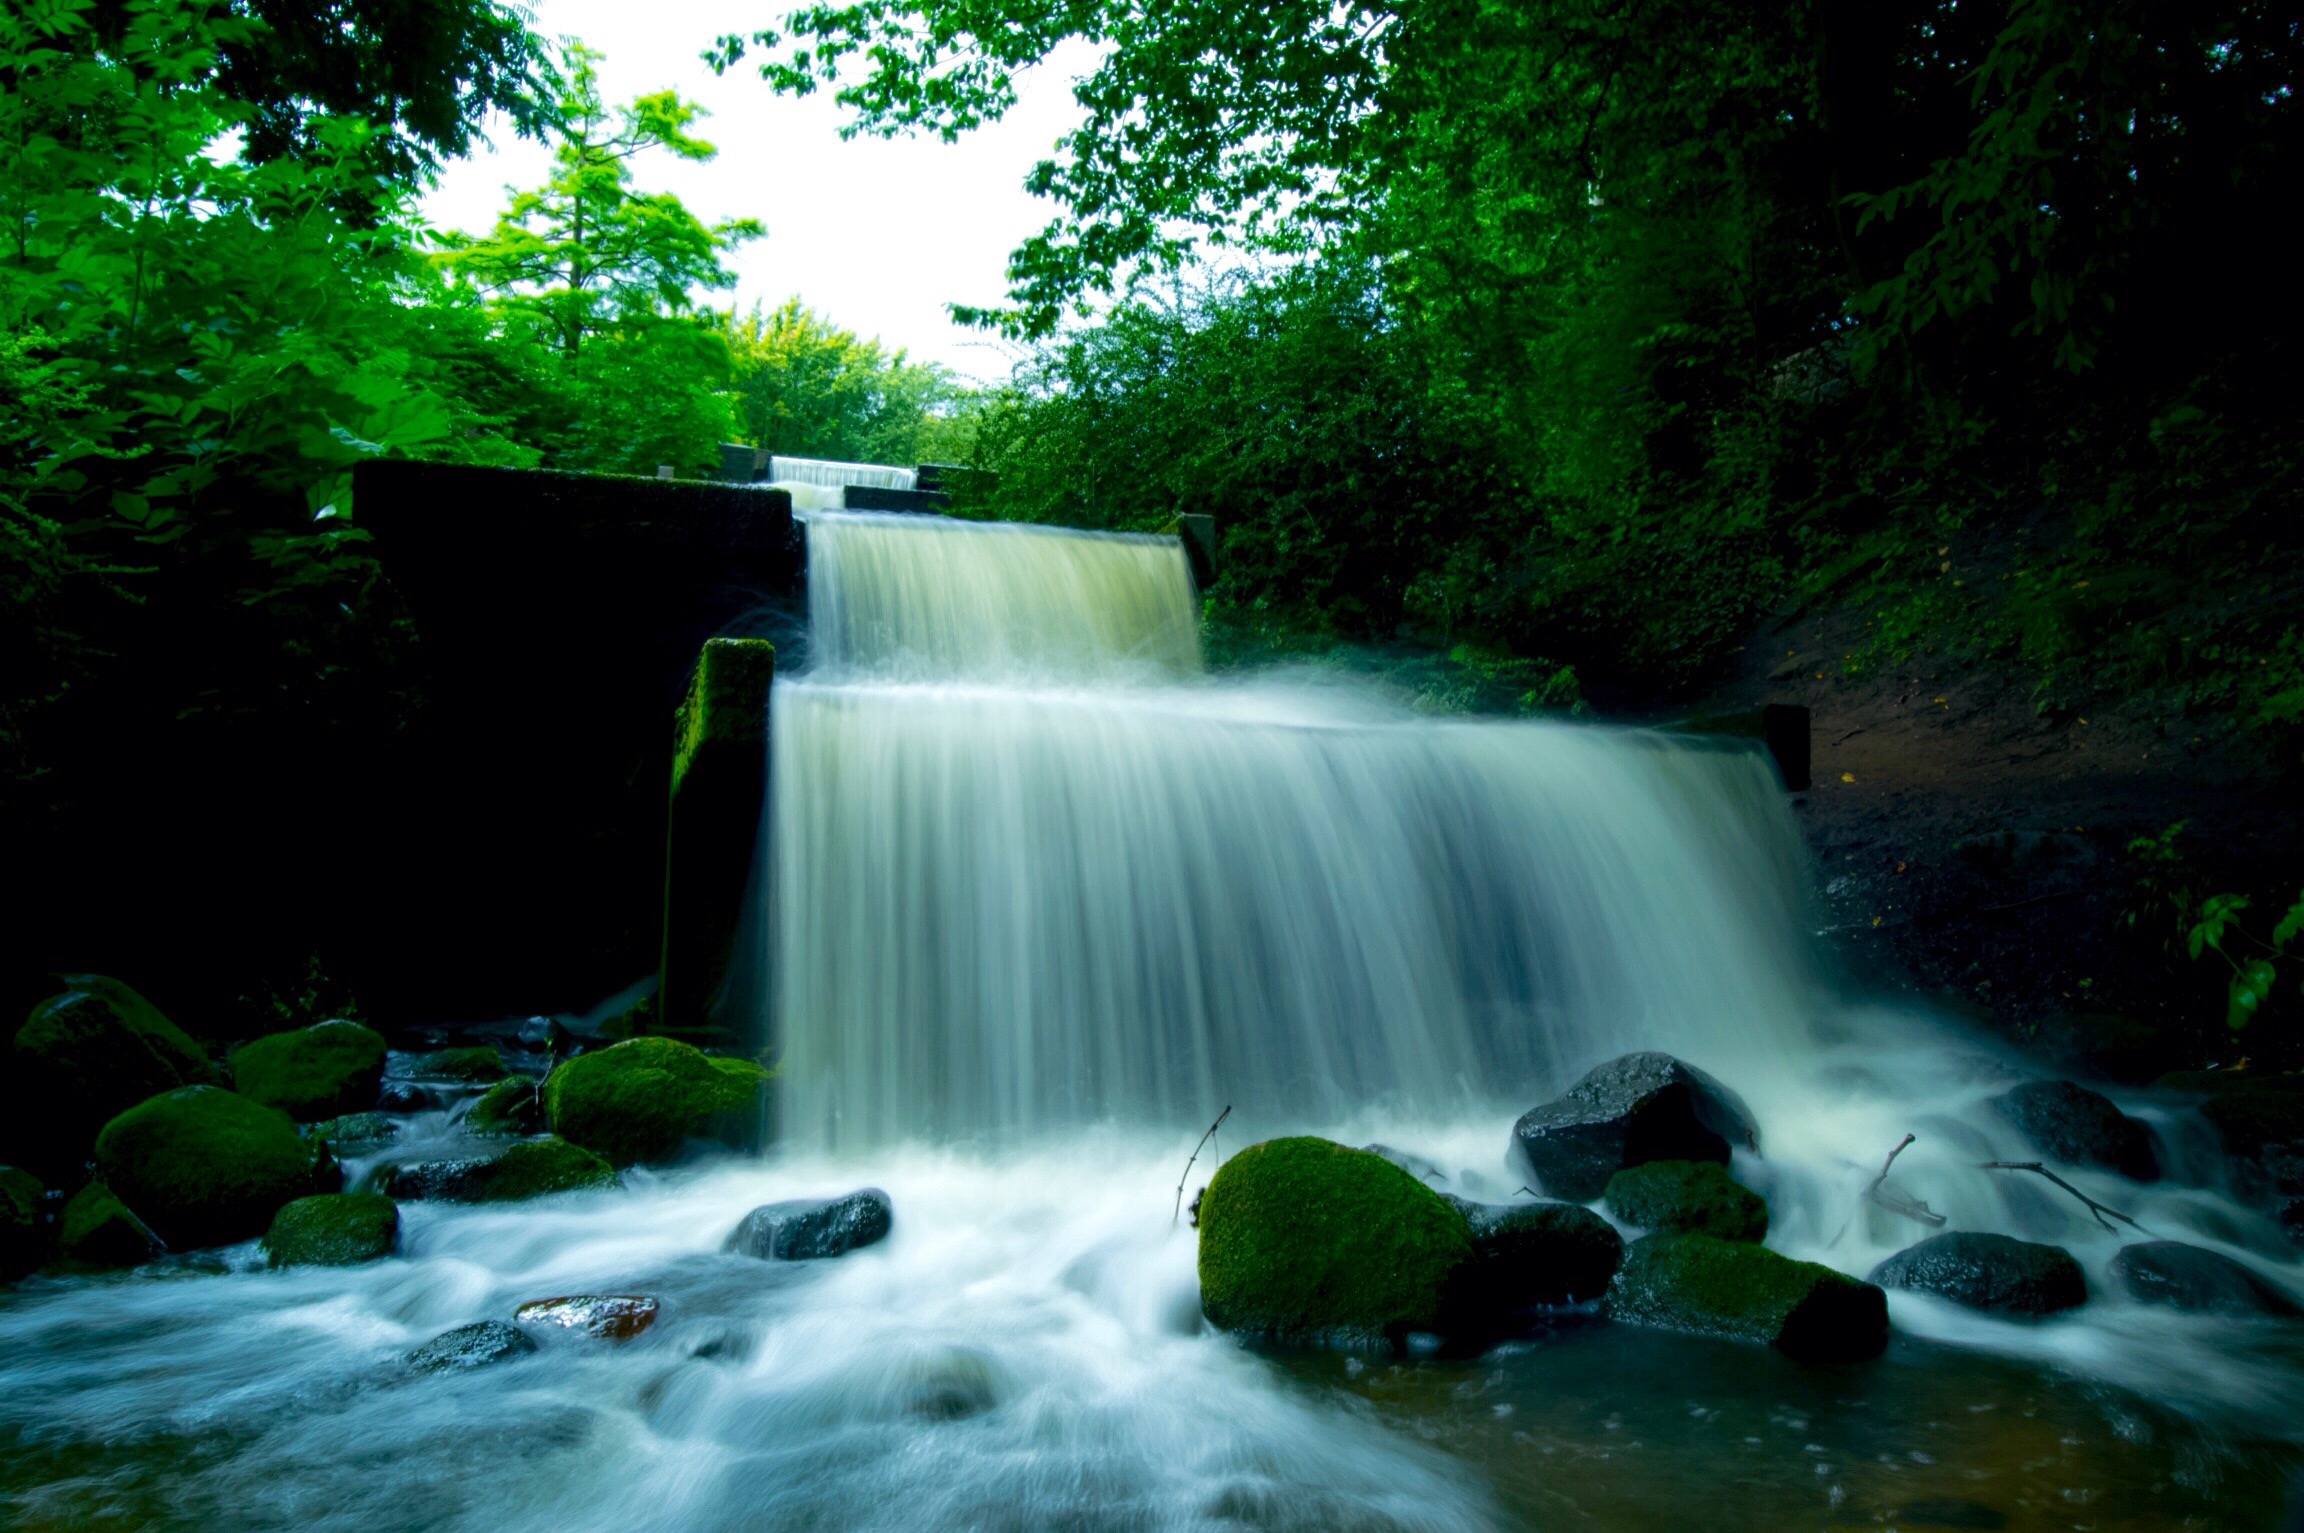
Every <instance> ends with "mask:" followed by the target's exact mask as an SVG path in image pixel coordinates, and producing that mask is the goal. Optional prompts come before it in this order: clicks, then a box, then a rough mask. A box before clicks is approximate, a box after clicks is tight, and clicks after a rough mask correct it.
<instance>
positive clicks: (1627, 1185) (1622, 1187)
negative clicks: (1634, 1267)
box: [1607, 1160, 1768, 1243]
mask: <svg viewBox="0 0 2304 1533" xmlns="http://www.w3.org/2000/svg"><path fill="white" fill-rule="evenodd" d="M1607 1200H1608V1212H1610V1213H1612V1214H1614V1215H1615V1216H1616V1217H1617V1218H1619V1219H1621V1220H1623V1221H1624V1222H1625V1223H1626V1224H1629V1225H1633V1226H1636V1227H1637V1228H1640V1229H1643V1230H1648V1231H1651V1232H1653V1233H1656V1234H1664V1235H1713V1236H1717V1237H1718V1238H1720V1239H1722V1240H1748V1241H1752V1242H1754V1243H1757V1242H1759V1241H1762V1240H1766V1239H1767V1238H1768V1205H1767V1204H1766V1203H1763V1202H1762V1201H1761V1200H1760V1194H1758V1193H1756V1192H1754V1191H1753V1190H1752V1189H1751V1188H1749V1187H1744V1186H1740V1185H1738V1184H1737V1183H1735V1182H1732V1181H1730V1180H1729V1179H1728V1172H1727V1170H1726V1168H1725V1167H1722V1166H1719V1165H1716V1164H1715V1163H1713V1162H1711V1161H1708V1160H1652V1161H1649V1162H1648V1163H1647V1164H1645V1165H1639V1166H1629V1167H1627V1168H1625V1169H1624V1170H1622V1171H1619V1172H1617V1173H1616V1174H1615V1175H1614V1176H1612V1177H1610V1178H1609V1179H1608V1192H1607Z"/></svg>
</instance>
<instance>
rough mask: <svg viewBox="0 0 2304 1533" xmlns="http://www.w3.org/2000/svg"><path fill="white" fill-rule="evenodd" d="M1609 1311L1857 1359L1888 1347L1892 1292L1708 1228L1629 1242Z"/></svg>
mask: <svg viewBox="0 0 2304 1533" xmlns="http://www.w3.org/2000/svg"><path fill="white" fill-rule="evenodd" d="M1608 1312H1609V1314H1611V1315H1612V1316H1614V1317H1615V1318H1616V1319H1618V1320H1621V1321H1624V1322H1625V1323H1627V1324H1630V1325H1649V1326H1657V1327H1660V1328H1662V1329H1664V1330H1670V1331H1691V1332H1695V1333H1698V1334H1700V1335H1707V1336H1725V1337H1730V1338H1733V1339H1735V1340H1739V1341H1760V1342H1766V1343H1768V1344H1769V1345H1770V1346H1772V1347H1775V1348H1776V1349H1777V1350H1779V1351H1781V1352H1784V1353H1786V1354H1787V1355H1789V1356H1791V1357H1794V1358H1797V1359H1799V1360H1800V1361H1802V1362H1856V1361H1860V1360H1862V1359H1864V1358H1868V1357H1877V1356H1879V1355H1880V1353H1881V1351H1882V1350H1883V1349H1885V1348H1886V1347H1887V1345H1888V1296H1887V1295H1886V1294H1884V1293H1882V1292H1881V1291H1880V1290H1879V1289H1878V1288H1876V1287H1874V1286H1873V1285H1872V1284H1870V1283H1863V1282H1858V1281H1857V1280H1856V1279H1855V1278H1852V1277H1850V1276H1848V1275H1847V1274H1846V1273H1844V1272H1835V1271H1833V1270H1832V1269H1831V1268H1830V1267H1824V1266H1819V1265H1818V1264H1816V1263H1815V1262H1801V1261H1794V1260H1792V1259H1791V1258H1790V1257H1788V1256H1782V1255H1779V1254H1778V1253H1776V1252H1774V1251H1771V1250H1769V1249H1768V1248H1767V1247H1765V1246H1756V1245H1750V1244H1747V1243H1745V1242H1743V1241H1736V1240H1719V1239H1716V1238H1714V1237H1713V1236H1710V1235H1649V1236H1646V1237H1644V1238H1643V1239H1640V1240H1636V1241H1634V1242H1632V1247H1631V1249H1630V1250H1628V1251H1627V1252H1625V1254H1624V1265H1623V1267H1622V1268H1621V1269H1620V1270H1619V1271H1618V1272H1617V1274H1616V1281H1615V1284H1614V1285H1613V1286H1612V1287H1611V1288H1610V1290H1609V1295H1608Z"/></svg>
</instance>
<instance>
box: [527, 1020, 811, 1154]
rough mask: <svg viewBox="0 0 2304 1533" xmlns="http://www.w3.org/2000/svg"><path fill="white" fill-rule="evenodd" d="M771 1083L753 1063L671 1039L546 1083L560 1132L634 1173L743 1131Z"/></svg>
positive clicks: (611, 1053)
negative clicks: (698, 1139) (634, 1168)
mask: <svg viewBox="0 0 2304 1533" xmlns="http://www.w3.org/2000/svg"><path fill="white" fill-rule="evenodd" d="M767 1081H768V1071H766V1070H764V1069H762V1068H761V1067H760V1066H759V1065H757V1064H754V1063H753V1062H752V1061H751V1060H749V1059H728V1058H723V1057H720V1056H716V1055H711V1054H707V1053H705V1052H704V1051H703V1050H701V1049H698V1048H695V1047H693V1046H691V1045H689V1044H685V1043H680V1042H678V1041H676V1040H674V1039H671V1038H633V1039H630V1040H629V1041H627V1042H624V1043H619V1044H616V1045H614V1046H613V1047H610V1048H605V1049H599V1050H596V1051H594V1052H592V1053H589V1054H579V1055H577V1056H576V1057H575V1058H574V1059H571V1060H569V1061H568V1062H567V1063H566V1064H563V1065H561V1066H560V1067H559V1068H558V1069H556V1070H554V1071H553V1072H552V1074H551V1075H550V1076H549V1077H548V1078H547V1079H546V1080H545V1082H544V1112H545V1116H546V1118H547V1119H548V1120H549V1121H550V1122H551V1125H552V1130H553V1132H554V1133H557V1134H559V1135H561V1136H562V1137H564V1138H566V1139H569V1140H571V1141H573V1142H574V1143H577V1144H580V1145H583V1146H584V1147H585V1148H586V1149H589V1150H596V1151H598V1152H599V1153H600V1154H602V1155H605V1156H607V1157H608V1159H609V1160H611V1161H612V1162H614V1163H615V1164H617V1165H619V1166H629V1165H633V1164H635V1163H637V1162H641V1161H651V1160H663V1159H665V1158H666V1157H668V1156H670V1155H671V1154H672V1153H673V1152H674V1151H676V1150H678V1149H679V1148H680V1145H681V1142H682V1141H683V1140H685V1139H687V1138H689V1137H690V1136H691V1135H696V1134H702V1133H707V1132H711V1131H713V1130H721V1131H724V1132H740V1131H741V1129H742V1128H743V1120H744V1119H745V1118H746V1117H747V1116H748V1115H750V1114H752V1113H754V1112H756V1111H757V1109H758V1106H759V1102H760V1096H761V1092H762V1089H763V1088H764V1087H765V1086H766V1084H767ZM714 1120H719V1121H717V1122H715V1121H714Z"/></svg>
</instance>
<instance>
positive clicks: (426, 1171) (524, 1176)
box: [384, 1136, 616, 1203]
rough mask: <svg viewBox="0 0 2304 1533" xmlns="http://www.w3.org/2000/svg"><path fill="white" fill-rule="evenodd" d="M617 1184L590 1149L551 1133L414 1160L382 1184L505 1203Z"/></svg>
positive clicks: (448, 1198)
mask: <svg viewBox="0 0 2304 1533" xmlns="http://www.w3.org/2000/svg"><path fill="white" fill-rule="evenodd" d="M614 1185H616V1168H615V1167H613V1166H611V1165H609V1164H608V1162H606V1161H604V1160H602V1159H601V1158H600V1157H599V1156H597V1155H594V1154H593V1153H592V1152H591V1151H589V1150H586V1149H583V1148H581V1147H579V1146H577V1145H572V1144H570V1143H568V1141H566V1140H565V1139H555V1138H551V1137H549V1136H547V1137H545V1138H543V1139H527V1140H523V1141H521V1142H520V1143H518V1144H516V1145H513V1146H512V1147H511V1148H509V1149H507V1150H505V1151H504V1152H503V1153H502V1154H500V1155H481V1156H474V1157H471V1158H469V1159H463V1160H427V1161H413V1162H410V1163H409V1164H407V1165H401V1166H393V1167H391V1168H390V1169H389V1170H388V1171H387V1172H386V1174H385V1177H384V1190H385V1192H387V1193H388V1194H390V1195H391V1196H393V1197H395V1198H400V1199H403V1200H410V1199H413V1200H425V1199H433V1200H438V1201H442V1202H449V1203H506V1202H512V1201H515V1200H517V1199H520V1198H535V1197H542V1196H544V1195H546V1194H548V1193H555V1192H574V1191H578V1190H581V1189H584V1188H591V1187H613V1186H614Z"/></svg>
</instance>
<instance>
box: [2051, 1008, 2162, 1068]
mask: <svg viewBox="0 0 2304 1533" xmlns="http://www.w3.org/2000/svg"><path fill="white" fill-rule="evenodd" d="M2030 1044H2031V1049H2032V1052H2033V1053H2034V1054H2036V1055H2038V1056H2039V1057H2040V1058H2042V1059H2044V1060H2046V1061H2047V1062H2048V1063H2049V1064H2050V1065H2053V1066H2054V1067H2055V1068H2057V1069H2059V1070H2070V1071H2071V1072H2072V1073H2073V1074H2075V1075H2084V1076H2088V1077H2090V1078H2093V1079H2099V1080H2108V1081H2116V1082H2118V1083H2120V1084H2121V1085H2126V1086H2141V1085H2143V1084H2144V1083H2145V1082H2147V1081H2150V1080H2152V1079H2153V1078H2154V1077H2156V1076H2158V1075H2159V1074H2160V1073H2161V1072H2162V1071H2164V1070H2166V1069H2167V1068H2168V1065H2169V1063H2170V1055H2171V1054H2172V1053H2174V1052H2175V1051H2177V1050H2179V1049H2181V1048H2183V1047H2184V1043H2183V1040H2182V1036H2181V1035H2180V1034H2178V1033H2176V1032H2175V1031H2174V1030H2172V1029H2167V1028H2159V1027H2154V1026H2153V1025H2152V1024H2151V1023H2149V1022H2146V1021H2144V1020H2142V1019H2141V1018H2138V1017H2131V1016H2125V1015H2121V1014H2118V1013H2112V1012H2080V1013H2067V1014H2062V1015H2057V1016H2051V1017H2046V1018H2043V1019H2042V1020H2041V1021H2039V1022H2037V1023H2035V1024H2034V1025H2033V1028H2032V1036H2031V1039H2030Z"/></svg>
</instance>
